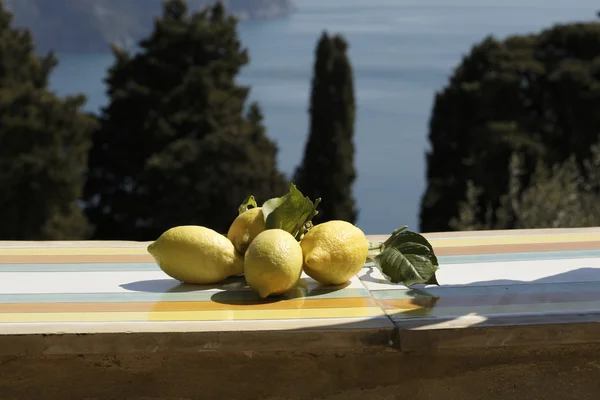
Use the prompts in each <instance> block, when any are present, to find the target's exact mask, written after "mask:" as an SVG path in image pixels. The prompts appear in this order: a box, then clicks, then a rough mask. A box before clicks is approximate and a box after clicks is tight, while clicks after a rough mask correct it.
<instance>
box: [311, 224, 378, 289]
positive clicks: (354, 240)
mask: <svg viewBox="0 0 600 400" xmlns="http://www.w3.org/2000/svg"><path fill="white" fill-rule="evenodd" d="M300 246H301V247H302V253H303V255H304V267H303V268H304V272H306V274H307V275H308V276H310V277H311V278H313V279H315V280H316V281H318V282H320V283H324V284H328V285H339V284H342V283H344V282H347V281H348V280H349V279H351V278H352V277H353V276H354V275H356V274H357V273H358V272H359V271H360V270H361V269H362V267H363V266H364V265H365V261H366V259H367V253H368V252H369V245H368V243H367V237H366V236H365V234H364V233H363V231H361V230H360V229H359V228H357V227H356V226H354V225H352V224H351V223H349V222H346V221H329V222H324V223H322V224H319V225H316V226H314V227H313V228H312V229H311V230H309V231H308V233H306V235H304V238H302V241H301V242H300Z"/></svg>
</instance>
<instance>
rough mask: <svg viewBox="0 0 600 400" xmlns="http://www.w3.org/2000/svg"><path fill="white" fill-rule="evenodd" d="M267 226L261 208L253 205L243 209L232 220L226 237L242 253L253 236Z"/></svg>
mask: <svg viewBox="0 0 600 400" xmlns="http://www.w3.org/2000/svg"><path fill="white" fill-rule="evenodd" d="M265 229H267V227H266V226H265V218H264V216H263V212H262V208H261V207H255V208H251V209H249V210H247V211H244V212H243V213H241V214H240V215H238V216H237V218H236V219H235V220H234V221H233V223H232V224H231V226H230V227H229V231H228V232H227V238H228V239H229V240H231V243H233V245H234V246H235V249H236V250H237V251H238V252H239V253H240V254H241V255H244V254H245V253H246V250H247V249H248V246H249V245H250V243H252V241H253V240H254V238H255V237H256V236H257V235H258V234H259V233H261V232H263V231H264V230H265Z"/></svg>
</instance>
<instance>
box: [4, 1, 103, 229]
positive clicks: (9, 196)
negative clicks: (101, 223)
mask: <svg viewBox="0 0 600 400" xmlns="http://www.w3.org/2000/svg"><path fill="white" fill-rule="evenodd" d="M34 50H35V49H34V43H33V40H32V37H31V35H30V33H29V32H28V31H26V30H19V29H14V28H13V27H12V15H11V14H10V13H9V12H7V11H6V10H5V9H4V6H3V3H2V2H1V1H0V60H1V62H0V220H1V221H2V224H0V239H3V240H59V239H82V238H86V237H87V236H88V235H89V233H90V226H89V224H88V221H87V219H86V218H85V215H84V213H83V212H82V210H81V208H80V207H79V205H78V202H77V200H78V199H80V196H81V191H82V188H83V184H84V179H85V176H84V173H85V167H86V163H87V152H88V150H89V146H90V138H91V134H92V131H93V130H94V129H95V121H94V119H93V118H92V117H90V116H87V115H85V114H84V113H82V111H81V106H82V105H83V104H84V102H85V98H84V97H83V96H75V97H67V98H65V99H61V98H58V97H56V96H55V95H54V94H53V93H51V92H50V91H49V90H48V88H47V86H48V77H49V75H50V73H51V71H52V69H53V68H54V66H55V65H56V59H55V57H54V56H53V55H52V54H48V55H47V56H44V57H38V56H36V55H35V53H34Z"/></svg>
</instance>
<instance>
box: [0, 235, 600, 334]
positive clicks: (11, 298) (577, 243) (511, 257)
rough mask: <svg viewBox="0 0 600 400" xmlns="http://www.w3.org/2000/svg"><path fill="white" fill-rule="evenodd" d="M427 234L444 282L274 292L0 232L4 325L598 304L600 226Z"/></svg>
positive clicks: (595, 307) (220, 320) (200, 323)
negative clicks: (174, 275) (205, 281)
mask: <svg viewBox="0 0 600 400" xmlns="http://www.w3.org/2000/svg"><path fill="white" fill-rule="evenodd" d="M426 236H427V237H428V239H429V240H430V241H431V243H432V245H433V246H434V248H435V250H436V253H437V254H438V256H439V260H440V265H441V268H440V271H439V273H438V280H439V282H440V284H441V285H440V286H439V287H434V286H424V285H420V286H418V287H412V288H406V287H405V286H403V285H395V284H391V283H389V282H388V281H386V280H385V279H383V277H382V276H381V274H380V273H379V271H378V270H377V269H376V268H374V266H373V265H371V264H366V265H365V268H364V269H363V270H362V271H361V273H360V274H359V275H358V276H357V277H355V278H354V279H352V280H351V281H350V282H348V283H347V284H344V285H340V286H336V287H332V286H325V285H320V284H318V282H315V281H314V280H312V279H310V278H309V277H307V276H303V277H302V279H301V282H300V283H299V285H298V286H297V287H296V288H294V289H293V290H291V291H290V292H288V293H287V294H285V295H284V296H281V297H278V298H273V299H267V300H262V299H260V298H258V296H257V295H256V294H255V293H254V292H252V291H251V290H250V289H249V288H248V287H247V286H246V284H245V282H244V279H243V278H231V279H228V280H227V281H225V282H222V283H221V284H218V285H211V286H194V285H184V284H180V283H179V282H177V281H175V280H173V279H170V278H169V277H168V276H167V275H165V274H164V273H163V272H162V271H160V269H159V268H158V267H157V266H156V264H155V263H154V261H153V259H152V258H151V257H150V256H149V255H148V253H147V252H146V246H147V245H148V243H139V242H0V334H9V333H55V332H73V333H78V332H82V333H84V332H130V331H139V332H155V331H161V332H172V331H173V332H181V331H239V330H258V331H260V330H285V329H320V330H323V329H350V328H368V327H369V328H373V327H375V328H390V329H392V328H393V327H394V326H400V327H403V326H406V327H418V329H428V327H432V329H433V327H437V326H438V324H437V323H438V322H444V323H448V321H454V322H453V324H454V325H452V326H453V327H457V326H458V327H466V326H472V325H473V324H482V323H488V324H494V321H495V320H498V321H500V320H501V319H502V318H509V317H513V318H530V317H545V318H555V319H556V318H566V319H568V316H569V315H572V314H578V315H581V314H586V315H592V314H595V313H598V312H600V228H586V229H566V230H529V231H494V232H461V233H435V234H428V235H426ZM371 239H376V237H372V238H371ZM456 321H463V322H464V323H460V324H457V323H456Z"/></svg>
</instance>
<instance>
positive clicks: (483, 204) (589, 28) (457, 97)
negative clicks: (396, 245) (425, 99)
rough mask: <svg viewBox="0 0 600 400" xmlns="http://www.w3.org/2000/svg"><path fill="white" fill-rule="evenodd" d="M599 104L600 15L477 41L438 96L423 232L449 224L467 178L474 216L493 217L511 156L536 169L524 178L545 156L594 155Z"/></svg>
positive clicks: (549, 159) (547, 162)
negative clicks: (472, 194)
mask: <svg viewBox="0 0 600 400" xmlns="http://www.w3.org/2000/svg"><path fill="white" fill-rule="evenodd" d="M599 107H600V23H595V22H593V23H577V24H569V25H556V26H554V27H552V28H550V29H547V30H544V31H542V32H540V33H539V34H531V35H526V36H513V37H509V38H508V39H506V40H504V41H498V40H495V39H493V38H491V37H490V38H487V39H485V40H484V41H483V42H481V43H479V44H477V45H476V46H474V47H473V49H472V50H471V52H470V54H468V55H467V56H466V57H465V58H464V59H463V61H462V63H461V64H460V65H459V66H458V68H457V69H456V70H455V71H454V74H453V75H452V77H451V78H450V81H449V84H448V86H447V87H445V88H444V90H443V91H441V92H440V93H438V94H437V95H436V98H435V104H434V109H433V114H432V117H431V121H430V132H429V140H430V142H431V151H430V152H429V154H428V155H427V190H426V193H425V195H424V197H423V200H422V204H421V231H424V232H428V231H440V230H448V229H452V227H451V226H450V221H451V220H452V219H453V218H458V217H459V214H460V213H461V212H462V211H463V210H461V204H463V201H464V200H468V199H466V198H465V194H466V191H467V183H468V182H471V183H470V185H471V188H476V189H477V191H478V192H480V193H479V194H480V195H479V196H477V199H478V204H477V207H476V208H477V213H476V215H475V216H474V217H473V221H474V222H480V223H483V222H484V221H485V219H486V216H489V217H490V221H488V222H489V223H491V224H492V225H493V226H496V225H497V224H496V222H497V219H498V215H497V214H496V213H495V212H492V213H491V214H490V212H489V210H496V209H497V208H498V207H499V206H500V205H501V199H502V198H503V196H504V195H505V194H506V192H507V190H508V189H507V188H508V187H509V177H510V174H509V170H508V168H507V165H509V161H510V159H511V156H512V155H513V154H514V153H519V154H521V156H522V157H523V160H522V165H523V168H524V171H529V172H526V173H524V174H523V175H521V177H520V179H521V187H527V185H528V184H529V180H530V179H531V176H532V174H533V171H534V170H535V166H536V165H538V164H540V163H541V165H543V166H544V167H546V168H551V167H552V166H553V165H555V164H557V163H562V162H564V161H565V160H566V159H567V158H568V157H569V156H571V155H573V156H574V157H575V159H576V160H585V159H587V158H588V157H589V156H590V148H591V145H592V144H593V143H594V142H595V141H596V138H597V134H598V132H600V113H598V112H597V110H598V109H599ZM581 162H582V161H578V163H579V164H581ZM470 200H472V198H471V199H470ZM515 223H516V221H515ZM506 227H507V228H510V227H511V226H506Z"/></svg>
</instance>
